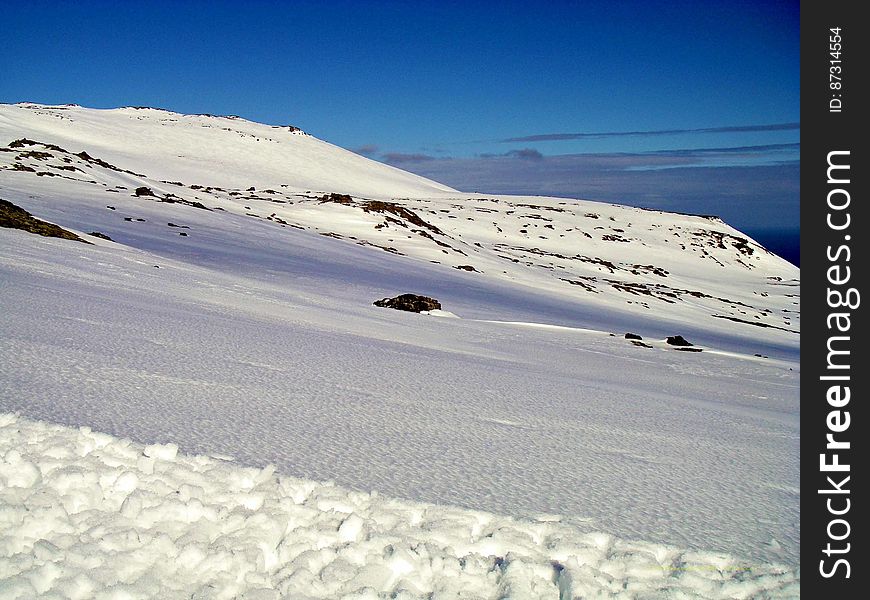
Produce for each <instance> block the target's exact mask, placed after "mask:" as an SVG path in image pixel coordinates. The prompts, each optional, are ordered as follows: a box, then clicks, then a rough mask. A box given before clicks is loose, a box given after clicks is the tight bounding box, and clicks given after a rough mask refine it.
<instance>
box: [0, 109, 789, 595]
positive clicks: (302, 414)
mask: <svg viewBox="0 0 870 600" xmlns="http://www.w3.org/2000/svg"><path fill="white" fill-rule="evenodd" d="M227 129H229V131H227ZM279 134H280V135H279ZM258 138H259V140H260V141H257V139H258ZM266 138H270V139H271V140H272V141H269V142H268V148H270V150H268V151H262V152H260V151H258V148H260V147H262V148H265V147H267V146H266V145H265V144H266V143H267V141H266ZM317 153H320V154H319V155H318V154H317ZM316 156H319V157H320V158H317V159H316V160H315V158H316ZM306 161H308V162H306ZM0 199H3V200H7V201H9V202H12V203H14V204H16V205H18V206H20V207H22V208H24V209H26V210H27V211H29V212H30V213H32V214H33V215H35V216H36V217H38V218H40V219H44V220H47V221H50V222H53V223H57V224H58V225H60V226H62V227H65V228H67V229H69V230H72V231H74V232H76V233H78V234H79V235H80V236H81V237H82V238H84V239H86V240H88V241H89V242H91V243H90V244H82V243H79V242H75V241H69V240H61V239H54V238H42V237H38V236H35V235H32V234H30V233H26V232H23V231H18V230H9V229H0V282H2V283H0V286H2V287H0V295H2V304H3V311H2V314H0V411H7V412H16V411H17V412H20V413H21V414H23V415H25V416H27V417H29V418H32V419H40V420H47V421H51V422H55V423H62V424H66V425H73V426H90V427H93V428H94V429H95V430H97V431H102V432H106V433H108V434H112V435H114V436H119V437H130V438H132V439H134V440H137V441H139V442H143V443H154V442H159V443H168V442H172V443H176V444H177V445H178V446H179V447H180V449H181V450H182V451H183V452H185V453H188V454H215V453H218V454H224V455H232V456H234V457H235V458H236V460H237V461H238V462H239V463H240V464H242V465H249V466H256V467H263V466H264V465H266V464H268V463H273V464H275V465H276V467H277V469H278V472H280V473H282V474H284V475H289V476H294V477H302V478H305V479H308V480H327V479H330V480H334V481H335V482H337V483H338V484H339V485H340V486H344V487H347V488H351V489H355V490H377V491H378V492H380V493H383V494H387V495H389V496H392V497H395V498H401V499H403V500H410V501H418V502H426V503H437V504H447V505H453V506H457V507H463V508H466V509H474V510H479V511H487V512H491V513H499V514H502V515H510V516H513V517H516V518H534V515H539V514H541V513H547V514H556V515H562V516H564V517H565V518H566V519H570V520H571V522H572V523H574V524H576V526H578V527H580V526H582V527H583V528H584V531H588V532H596V531H603V532H606V533H607V534H608V535H615V536H617V537H619V538H622V539H635V540H646V541H647V542H649V543H654V544H670V545H672V546H674V547H678V548H682V549H691V550H697V551H704V552H709V551H715V552H724V553H728V554H730V555H733V556H736V557H740V560H748V561H749V562H750V565H754V566H756V567H757V568H758V569H759V571H757V572H759V573H760V572H768V571H765V570H764V569H765V568H766V567H764V568H762V567H761V566H760V563H762V562H774V563H781V564H785V565H787V566H788V567H789V568H794V567H795V566H796V565H797V562H798V558H797V556H798V548H799V544H800V529H799V514H800V512H799V511H800V504H799V495H798V487H799V474H798V464H799V452H798V442H799V431H800V429H799V403H798V379H799V346H798V338H799V335H798V331H799V323H800V320H799V316H800V315H799V270H798V269H796V268H795V267H793V266H791V265H789V264H788V263H787V262H785V261H783V260H781V259H779V258H778V257H775V256H773V255H771V254H769V253H767V252H766V251H764V249H762V248H761V247H759V246H758V245H757V244H755V243H754V242H752V240H749V239H748V238H746V237H745V236H743V235H742V234H740V232H737V231H736V230H734V229H732V228H730V227H728V226H727V225H725V224H724V223H721V222H720V221H718V220H716V219H712V218H704V217H692V216H686V215H673V214H664V213H658V212H654V211H643V210H637V209H631V208H627V207H620V206H613V205H604V204H598V203H594V202H577V201H571V200H561V199H548V198H518V197H505V196H498V197H489V196H481V195H472V194H465V193H460V192H456V191H452V190H449V189H447V188H444V187H443V186H439V185H438V184H436V183H433V182H429V181H427V180H425V179H422V178H419V177H416V176H413V175H410V174H405V173H402V172H401V171H397V170H395V169H392V168H389V167H385V166H384V165H380V164H378V163H374V162H372V161H368V160H366V159H364V158H362V157H357V156H354V155H351V154H349V153H346V152H345V151H342V150H340V149H337V148H335V147H333V146H329V145H328V144H324V143H323V142H319V141H317V140H314V139H313V138H311V137H309V136H304V135H302V134H299V133H298V132H292V131H290V130H286V129H282V130H279V129H273V128H271V127H269V126H265V125H258V124H254V123H249V122H246V121H242V120H238V119H227V118H221V117H207V116H196V117H189V116H183V115H176V114H173V113H167V112H165V111H155V110H141V109H118V110H110V111H96V110H90V109H84V108H80V107H40V106H36V105H15V106H3V105H0ZM91 233H99V234H101V235H102V236H107V237H108V238H110V239H109V240H107V239H104V238H101V237H97V236H94V235H89V234H91ZM402 292H415V293H422V294H426V295H430V296H434V297H436V298H438V299H439V300H440V301H441V302H442V304H443V306H444V309H445V310H446V311H449V312H451V313H454V314H455V315H456V316H458V317H459V318H452V319H438V318H433V317H432V316H427V315H416V314H409V313H400V312H397V311H391V310H386V309H381V308H376V307H373V306H372V302H373V301H374V300H377V299H380V298H383V297H385V296H392V295H396V294H398V293H402ZM627 331H631V332H635V333H638V334H641V335H642V336H643V338H644V339H643V340H635V341H637V342H639V343H638V344H635V343H633V342H632V341H631V340H626V339H624V338H623V334H624V333H625V332H627ZM611 334H615V335H611ZM676 334H680V335H683V336H684V337H686V338H687V339H688V340H689V341H690V342H693V343H695V344H696V346H695V348H694V349H695V350H701V351H700V352H688V351H679V350H677V349H675V348H674V347H672V346H670V345H668V344H666V343H665V342H664V338H665V337H666V336H668V335H676ZM741 564H743V563H741ZM701 595H702V596H703V593H702V594H701Z"/></svg>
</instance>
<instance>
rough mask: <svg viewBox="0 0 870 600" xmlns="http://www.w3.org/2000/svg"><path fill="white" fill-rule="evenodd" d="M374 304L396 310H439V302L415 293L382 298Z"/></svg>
mask: <svg viewBox="0 0 870 600" xmlns="http://www.w3.org/2000/svg"><path fill="white" fill-rule="evenodd" d="M374 305H375V306H380V307H382V308H395V309H396V310H407V311H409V312H416V313H418V312H423V311H424V310H440V309H441V303H440V302H438V301H437V300H436V299H435V298H429V297H428V296H418V295H417V294H402V295H401V296H396V297H395V298H383V299H381V300H376V301H375V302H374Z"/></svg>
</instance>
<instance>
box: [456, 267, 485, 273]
mask: <svg viewBox="0 0 870 600" xmlns="http://www.w3.org/2000/svg"><path fill="white" fill-rule="evenodd" d="M453 268H454V269H460V270H462V271H473V272H475V273H480V271H478V270H477V269H475V268H474V267H472V266H471V265H456V266H455V267H453Z"/></svg>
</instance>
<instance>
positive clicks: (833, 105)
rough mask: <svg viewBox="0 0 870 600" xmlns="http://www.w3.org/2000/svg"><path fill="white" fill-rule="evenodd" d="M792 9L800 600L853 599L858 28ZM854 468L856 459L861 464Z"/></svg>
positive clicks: (861, 498)
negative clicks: (797, 148)
mask: <svg viewBox="0 0 870 600" xmlns="http://www.w3.org/2000/svg"><path fill="white" fill-rule="evenodd" d="M861 6H862V5H861V3H857V2H836V1H829V2H822V1H814V2H802V3H801V36H800V39H801V287H802V288H803V291H802V300H801V308H802V310H801V312H802V318H801V591H802V594H803V595H805V597H807V598H837V599H848V598H865V597H867V596H866V594H867V589H868V587H870V563H868V562H867V546H868V545H870V534H868V532H867V530H866V528H865V526H864V524H865V522H866V518H865V513H866V512H867V511H868V510H870V506H868V505H867V504H868V494H867V493H866V492H864V493H862V492H860V491H859V490H862V489H863V490H866V489H867V488H868V485H870V476H868V470H867V468H866V456H867V455H868V454H870V449H868V446H870V444H868V437H870V427H868V423H867V420H868V419H870V413H868V411H867V410H866V408H865V404H866V403H867V402H868V398H867V379H868V377H870V359H868V355H870V353H868V352H865V351H863V347H864V345H865V344H867V343H870V339H868V337H867V333H866V326H865V324H866V321H867V319H866V317H865V313H866V311H867V310H868V306H864V304H865V303H867V304H868V305H870V295H867V296H864V295H863V292H865V291H867V292H868V294H870V291H868V290H867V289H866V280H867V279H866V274H867V261H870V256H868V254H867V245H868V244H867V237H868V232H870V220H868V217H867V211H866V210H865V204H866V203H867V201H868V198H867V180H868V179H870V169H868V167H870V163H868V160H867V147H868V145H870V144H868V142H867V140H866V137H867V136H868V135H870V127H868V125H867V122H868V113H870V104H868V98H867V95H866V92H865V90H866V80H867V78H868V70H870V69H868V67H870V49H868V44H867V38H868V36H870V22H868V21H867V20H866V19H862V18H861V17H859V14H858V8H859V7H861ZM861 457H864V458H863V459H862V458H861Z"/></svg>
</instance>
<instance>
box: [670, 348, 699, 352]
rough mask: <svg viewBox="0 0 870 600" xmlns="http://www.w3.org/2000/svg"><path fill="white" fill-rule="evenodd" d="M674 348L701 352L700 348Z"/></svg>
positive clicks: (682, 350)
mask: <svg viewBox="0 0 870 600" xmlns="http://www.w3.org/2000/svg"><path fill="white" fill-rule="evenodd" d="M674 350H679V351H681V352H703V350H702V349H701V348H694V347H693V348H674Z"/></svg>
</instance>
